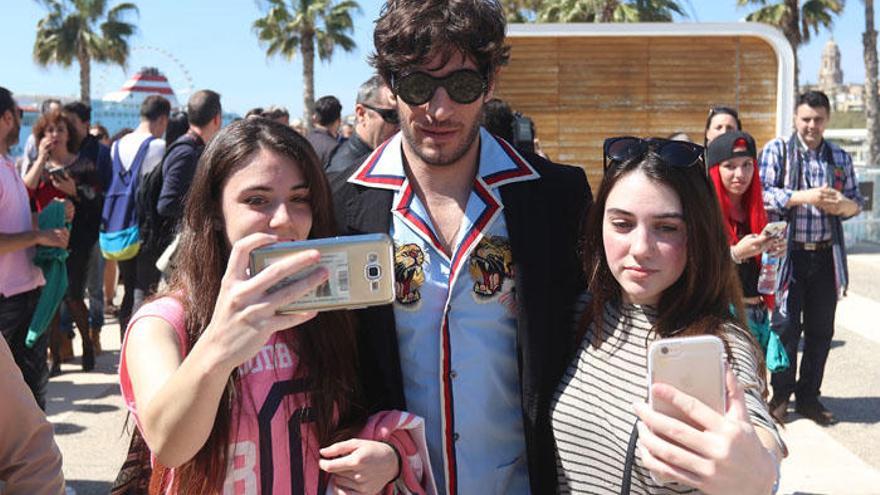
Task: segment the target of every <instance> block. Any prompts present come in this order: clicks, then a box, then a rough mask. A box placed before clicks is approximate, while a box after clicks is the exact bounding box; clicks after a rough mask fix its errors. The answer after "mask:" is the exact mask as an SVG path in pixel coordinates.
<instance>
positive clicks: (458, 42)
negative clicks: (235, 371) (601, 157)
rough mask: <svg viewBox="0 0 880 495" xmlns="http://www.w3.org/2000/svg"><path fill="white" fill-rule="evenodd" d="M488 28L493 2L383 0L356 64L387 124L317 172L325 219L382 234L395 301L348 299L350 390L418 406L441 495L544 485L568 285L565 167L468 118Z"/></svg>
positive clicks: (483, 89) (493, 55)
mask: <svg viewBox="0 0 880 495" xmlns="http://www.w3.org/2000/svg"><path fill="white" fill-rule="evenodd" d="M504 31H505V21H504V14H503V12H502V9H501V7H500V5H499V4H498V3H497V2H496V1H477V0H391V1H389V2H388V3H387V4H386V6H385V8H384V9H383V11H382V16H381V18H380V19H379V20H378V21H377V24H376V30H375V32H374V46H375V47H376V52H375V53H374V54H373V56H372V60H371V62H372V64H373V66H374V67H375V68H376V69H377V72H378V73H379V75H380V76H381V77H382V78H383V80H384V81H385V82H386V83H387V84H388V85H389V87H390V88H391V91H392V94H393V96H392V103H393V105H394V106H395V107H396V109H397V112H398V115H399V116H400V128H401V132H400V133H397V134H396V135H394V136H393V137H392V138H391V139H389V140H388V141H386V142H384V143H383V144H381V145H379V147H378V148H376V150H375V151H373V153H372V154H371V155H370V156H369V157H368V158H367V159H366V160H365V161H364V162H363V163H362V164H358V165H354V166H352V167H349V169H348V170H346V171H345V172H343V173H341V174H339V175H337V176H336V178H335V179H334V180H333V182H332V184H331V186H332V187H333V190H334V200H335V201H334V204H335V205H336V208H337V210H336V214H337V221H338V225H339V226H340V228H341V229H342V231H343V233H345V234H354V233H365V232H383V233H388V234H390V235H391V237H392V238H393V239H394V242H395V250H396V251H395V273H394V277H395V287H396V291H395V292H396V299H395V302H394V303H393V304H391V305H387V306H379V307H374V308H370V309H365V310H361V311H359V312H358V319H359V324H360V331H359V339H360V349H361V350H362V352H361V355H360V368H361V370H362V373H363V383H364V388H365V394H366V398H367V399H368V401H369V405H370V406H371V407H372V408H375V409H387V408H403V409H406V410H408V411H410V412H413V413H415V414H418V415H420V416H423V417H424V418H425V419H426V433H427V441H428V449H429V453H430V457H431V468H432V471H433V473H434V476H435V479H436V480H437V482H438V485H439V486H440V488H441V491H443V492H444V493H448V494H456V493H462V494H470V493H510V494H521V493H554V492H555V491H556V465H555V455H554V450H553V448H554V447H553V439H552V433H551V430H550V422H549V408H550V401H551V399H552V396H553V392H554V389H555V387H556V385H557V384H558V382H559V380H560V378H561V376H562V373H563V371H564V367H565V363H566V360H567V357H568V356H569V355H570V353H571V351H572V350H573V344H574V336H573V329H574V325H573V314H572V313H573V304H574V302H575V300H576V299H577V294H579V293H580V292H581V291H582V290H583V277H582V274H581V267H580V265H579V262H578V259H577V254H576V253H577V247H576V246H577V241H578V232H579V228H580V223H581V219H582V215H583V213H584V212H585V210H586V208H587V205H588V204H589V201H590V191H589V187H588V185H587V181H586V177H585V176H584V173H583V171H582V170H581V169H579V168H575V167H564V166H558V165H555V164H552V163H550V162H548V161H546V160H544V159H542V158H540V157H538V156H536V155H533V154H529V153H518V152H517V151H516V150H515V149H514V148H513V147H512V146H511V145H510V144H509V143H507V142H506V141H503V140H501V139H498V138H496V137H494V136H493V135H491V134H490V133H489V132H487V131H486V130H485V129H482V128H481V127H480V119H481V117H482V114H483V106H484V104H485V103H486V102H488V101H489V100H490V99H491V98H492V95H493V90H494V88H495V84H496V82H497V77H498V70H499V68H500V66H501V65H503V64H504V63H506V61H507V60H508V57H509V47H508V46H506V45H505V40H504Z"/></svg>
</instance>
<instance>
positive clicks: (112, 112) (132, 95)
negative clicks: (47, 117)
mask: <svg viewBox="0 0 880 495" xmlns="http://www.w3.org/2000/svg"><path fill="white" fill-rule="evenodd" d="M150 95H161V96H164V97H165V98H167V99H168V101H170V102H171V108H172V109H175V108H181V103H180V102H178V100H177V96H176V95H175V93H174V89H173V88H172V87H171V85H170V84H169V83H168V78H166V77H165V75H164V74H162V72H160V71H159V69H157V68H155V67H144V68H142V69H141V70H139V71H137V72H136V73H135V74H134V75H132V76H131V77H130V78H129V79H128V80H127V81H126V82H125V83H124V84H123V85H122V87H121V88H119V90H118V91H113V92H110V93H107V94H106V95H104V97H103V98H101V99H100V100H95V99H93V100H92V101H91V105H92V124H101V125H103V126H104V127H106V128H107V131H108V132H109V133H110V135H111V136H112V135H113V134H115V133H116V132H118V131H119V130H121V129H124V128H126V127H131V128H134V127H137V125H138V122H140V108H141V103H143V101H144V98H146V97H147V96H150ZM48 98H56V99H58V100H61V102H62V103H68V102H71V101H74V100H76V98H74V97H64V96H53V95H27V94H16V95H15V99H16V101H18V104H19V106H21V107H22V110H24V115H23V118H22V123H21V134H20V139H19V144H18V145H17V146H16V147H14V148H13V149H12V150H10V152H11V153H12V156H18V155H21V153H22V147H23V146H24V143H25V142H27V137H28V135H29V134H30V133H31V130H32V128H33V126H34V124H35V123H36V121H37V119H39V118H40V103H42V102H43V101H44V100H46V99H48ZM183 106H184V107H185V102H184V103H183ZM237 118H239V116H238V114H235V113H231V112H223V125H224V126H225V125H227V124H229V123H230V122H232V121H233V120H235V119H237Z"/></svg>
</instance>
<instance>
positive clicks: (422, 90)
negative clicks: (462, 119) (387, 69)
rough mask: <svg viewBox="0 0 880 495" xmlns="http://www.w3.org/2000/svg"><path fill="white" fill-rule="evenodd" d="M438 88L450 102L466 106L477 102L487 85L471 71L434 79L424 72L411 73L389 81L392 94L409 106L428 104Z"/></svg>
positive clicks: (480, 76) (482, 78)
mask: <svg viewBox="0 0 880 495" xmlns="http://www.w3.org/2000/svg"><path fill="white" fill-rule="evenodd" d="M439 87H443V89H445V90H446V94H448V95H449V97H450V98H451V99H452V101H454V102H456V103H461V104H468V103H473V102H475V101H477V98H479V97H480V96H482V95H483V94H484V93H485V92H486V90H487V89H488V87H489V85H488V83H487V82H486V78H484V77H483V76H482V75H481V74H480V73H479V72H477V71H475V70H472V69H461V70H457V71H455V72H453V73H451V74H449V75H446V76H444V77H434V76H432V75H430V74H427V73H425V72H411V73H409V74H407V75H405V76H402V77H400V78H399V79H398V78H392V81H391V89H392V90H393V91H394V94H396V95H397V96H399V97H400V98H401V99H402V100H403V101H405V102H407V103H408V104H410V105H423V104H424V103H426V102H428V101H429V100H430V99H431V98H433V96H434V92H435V91H437V88H439Z"/></svg>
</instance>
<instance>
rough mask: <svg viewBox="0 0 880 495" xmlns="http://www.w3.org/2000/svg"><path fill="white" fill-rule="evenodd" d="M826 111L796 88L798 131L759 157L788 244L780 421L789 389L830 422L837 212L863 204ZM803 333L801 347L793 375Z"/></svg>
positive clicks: (818, 99)
mask: <svg viewBox="0 0 880 495" xmlns="http://www.w3.org/2000/svg"><path fill="white" fill-rule="evenodd" d="M830 114H831V105H830V104H829V102H828V97H827V96H826V95H825V94H824V93H822V92H820V91H808V92H806V93H804V94H802V95H800V97H799V98H798V102H797V106H796V114H795V127H796V128H797V131H796V132H795V133H794V134H793V135H792V136H791V137H790V138H788V139H784V138H777V139H774V140H773V141H771V142H770V143H768V144H767V146H765V147H764V151H763V153H762V155H761V162H760V173H761V183H762V185H763V187H764V204H765V206H766V207H767V209H768V211H774V212H776V213H777V214H779V215H781V216H782V217H783V218H784V219H786V220H788V222H789V228H788V236H789V252H788V256H787V258H786V259H785V261H784V262H783V263H782V266H781V267H780V271H779V275H778V277H779V281H778V283H779V286H778V287H779V291H780V292H779V298H778V304H777V311H776V314H774V318H773V327H774V330H775V331H776V332H777V333H778V334H779V336H780V338H781V339H782V342H783V345H784V346H785V350H786V352H787V353H788V357H789V360H790V361H791V363H792V365H791V366H790V367H789V368H788V369H786V370H784V371H780V372H777V373H773V376H772V380H771V384H772V386H773V398H772V399H771V400H770V411H771V413H772V414H773V416H774V417H775V418H776V419H777V420H779V421H780V422H783V420H784V419H785V415H786V412H787V409H788V402H789V398H790V397H791V394H792V393H794V394H795V399H796V403H795V411H797V412H798V413H799V414H801V415H802V416H804V417H806V418H809V419H811V420H813V421H815V422H816V423H817V424H820V425H823V426H825V425H830V424H833V423H834V422H835V419H834V415H833V414H832V413H831V411H829V410H828V409H826V408H825V407H824V406H823V405H822V403H821V402H819V399H818V397H819V389H820V387H821V385H822V375H823V373H824V370H825V361H826V360H827V359H828V351H829V349H830V347H831V337H832V336H833V334H834V312H835V309H836V308H837V299H838V297H840V296H841V295H843V294H844V293H845V291H846V284H847V268H846V248H845V246H844V242H843V226H842V220H845V219H847V218H850V217H853V216H855V215H857V214H858V213H859V211H861V207H862V204H863V199H862V197H861V195H860V194H859V189H858V179H857V177H856V173H855V170H854V168H853V165H852V159H851V158H850V156H849V155H848V154H847V153H846V152H845V151H843V150H842V149H840V148H839V147H837V146H836V145H834V144H832V143H829V142H828V141H825V140H824V139H823V137H822V136H823V134H824V132H825V125H826V124H827V123H828V118H829V116H830ZM802 317H803V322H802V323H801V319H802ZM801 333H803V336H804V354H803V357H802V359H801V365H800V377H799V379H797V380H796V379H795V373H796V364H797V349H798V343H799V341H800V338H801Z"/></svg>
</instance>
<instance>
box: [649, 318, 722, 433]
mask: <svg viewBox="0 0 880 495" xmlns="http://www.w3.org/2000/svg"><path fill="white" fill-rule="evenodd" d="M724 381H725V380H724V344H723V343H722V342H721V339H720V338H718V337H715V336H714V335H699V336H695V337H677V338H672V339H662V340H657V341H654V342H653V343H652V344H651V346H650V347H649V348H648V383H649V389H648V402H649V403H650V405H651V408H652V409H654V410H655V411H658V412H660V413H663V414H665V415H667V416H671V417H674V418H677V419H679V420H681V421H683V422H685V423H688V424H692V422H691V421H689V420H687V419H686V418H684V417H683V415H682V414H680V413H679V412H678V411H677V410H675V409H673V408H672V407H671V406H667V405H665V404H663V403H656V404H655V403H654V399H653V397H652V394H651V391H650V385H653V384H654V383H658V382H659V383H665V384H668V385H672V386H673V387H675V388H677V389H678V390H680V391H682V392H684V393H686V394H688V395H690V396H691V397H694V398H696V399H697V400H699V401H700V402H702V403H703V404H706V405H707V406H709V407H710V408H712V409H713V410H714V411H716V412H718V413H719V414H724V411H725V409H726V405H725V402H726V399H727V396H726V391H725V387H724ZM694 426H696V425H694Z"/></svg>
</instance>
